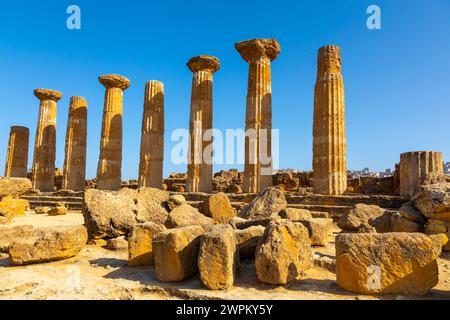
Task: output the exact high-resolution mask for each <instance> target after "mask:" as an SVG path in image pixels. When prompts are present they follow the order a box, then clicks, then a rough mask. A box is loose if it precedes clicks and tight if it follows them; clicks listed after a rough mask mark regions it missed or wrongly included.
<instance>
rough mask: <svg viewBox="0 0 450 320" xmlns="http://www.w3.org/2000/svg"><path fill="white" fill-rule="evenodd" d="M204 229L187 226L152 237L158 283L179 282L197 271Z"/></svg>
mask: <svg viewBox="0 0 450 320" xmlns="http://www.w3.org/2000/svg"><path fill="white" fill-rule="evenodd" d="M203 233H204V229H203V228H202V227H200V226H187V227H182V228H176V229H170V230H166V231H163V232H160V233H158V234H156V235H154V236H153V255H154V259H155V275H156V278H157V279H159V280H160V281H181V280H183V279H186V278H188V277H190V276H191V275H193V274H194V273H196V272H197V271H198V264H197V259H198V252H199V248H200V238H201V236H202V234H203Z"/></svg>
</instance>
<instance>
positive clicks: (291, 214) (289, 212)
mask: <svg viewBox="0 0 450 320" xmlns="http://www.w3.org/2000/svg"><path fill="white" fill-rule="evenodd" d="M278 216H279V217H280V218H282V219H290V220H300V219H311V218H312V214H311V211H309V210H307V209H297V208H284V209H283V210H281V211H280V212H279V213H278Z"/></svg>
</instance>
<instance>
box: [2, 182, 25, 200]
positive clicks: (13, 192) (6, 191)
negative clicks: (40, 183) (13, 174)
mask: <svg viewBox="0 0 450 320" xmlns="http://www.w3.org/2000/svg"><path fill="white" fill-rule="evenodd" d="M31 187H32V186H31V181H30V180H29V179H26V178H6V177H0V199H1V198H3V197H6V196H13V197H18V196H20V195H22V194H24V193H25V192H27V191H28V190H31Z"/></svg>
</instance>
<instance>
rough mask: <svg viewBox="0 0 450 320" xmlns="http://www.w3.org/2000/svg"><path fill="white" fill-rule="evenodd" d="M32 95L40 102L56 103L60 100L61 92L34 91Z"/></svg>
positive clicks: (48, 90)
mask: <svg viewBox="0 0 450 320" xmlns="http://www.w3.org/2000/svg"><path fill="white" fill-rule="evenodd" d="M34 95H35V96H36V97H37V98H38V99H39V100H41V101H44V100H52V101H55V102H58V101H59V99H61V98H62V95H63V94H62V92H59V91H56V90H50V89H41V88H39V89H35V90H34Z"/></svg>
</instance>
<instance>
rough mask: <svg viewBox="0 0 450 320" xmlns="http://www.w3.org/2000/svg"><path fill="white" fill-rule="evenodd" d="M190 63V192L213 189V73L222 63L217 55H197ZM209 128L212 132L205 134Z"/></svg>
mask: <svg viewBox="0 0 450 320" xmlns="http://www.w3.org/2000/svg"><path fill="white" fill-rule="evenodd" d="M187 66H188V68H189V70H191V71H192V72H193V77H192V94H191V110H190V117H189V136H190V139H189V155H188V156H189V161H188V178H187V182H186V186H187V191H189V192H197V191H200V192H212V178H213V167H212V135H211V134H210V133H211V129H212V75H213V73H214V72H216V71H217V70H219V68H220V63H219V59H217V58H216V57H212V56H197V57H193V58H191V59H190V60H189V61H188V63H187ZM207 130H209V134H208V133H206V134H205V132H206V131H207Z"/></svg>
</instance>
